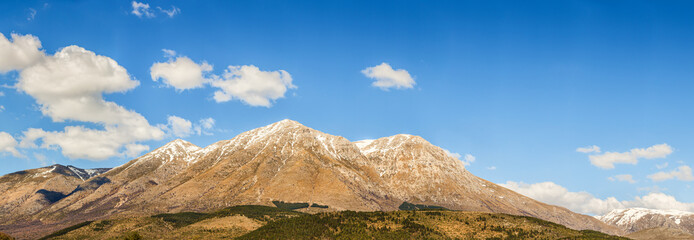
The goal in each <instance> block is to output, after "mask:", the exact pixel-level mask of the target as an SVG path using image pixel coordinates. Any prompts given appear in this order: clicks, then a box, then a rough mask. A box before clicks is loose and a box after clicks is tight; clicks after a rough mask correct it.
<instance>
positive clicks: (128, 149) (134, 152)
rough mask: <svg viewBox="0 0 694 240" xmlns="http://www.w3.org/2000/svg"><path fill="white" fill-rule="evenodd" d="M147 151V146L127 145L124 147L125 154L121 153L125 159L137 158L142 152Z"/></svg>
mask: <svg viewBox="0 0 694 240" xmlns="http://www.w3.org/2000/svg"><path fill="white" fill-rule="evenodd" d="M147 150H149V146H147V145H142V144H134V143H131V144H127V145H125V152H124V153H123V154H124V155H125V156H126V157H131V158H132V157H138V156H140V155H142V152H144V151H147Z"/></svg>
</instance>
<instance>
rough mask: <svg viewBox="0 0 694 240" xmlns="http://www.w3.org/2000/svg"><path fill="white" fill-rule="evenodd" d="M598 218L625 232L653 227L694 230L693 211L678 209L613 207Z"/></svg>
mask: <svg viewBox="0 0 694 240" xmlns="http://www.w3.org/2000/svg"><path fill="white" fill-rule="evenodd" d="M596 218H597V219H598V220H600V221H603V222H605V223H607V224H610V225H613V226H617V227H620V228H622V229H624V230H625V231H627V232H636V231H640V230H644V229H650V228H655V227H668V228H678V229H683V230H685V231H688V232H690V233H692V232H694V231H693V230H694V228H693V226H694V213H692V212H685V211H679V210H657V209H647V208H628V209H615V210H612V211H610V212H609V213H607V214H605V215H603V216H597V217H596Z"/></svg>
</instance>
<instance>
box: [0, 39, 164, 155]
mask: <svg viewBox="0 0 694 240" xmlns="http://www.w3.org/2000/svg"><path fill="white" fill-rule="evenodd" d="M13 39H14V43H13V44H10V45H8V44H0V53H3V54H2V55H1V56H2V57H0V69H7V70H16V71H19V77H18V79H17V83H16V84H15V85H14V87H15V88H16V89H17V90H18V91H20V92H24V93H26V94H28V95H29V96H31V97H33V98H34V99H35V100H36V103H37V104H38V106H39V108H40V110H41V113H42V114H43V115H45V116H48V117H50V118H51V119H52V120H53V121H54V122H65V121H76V122H87V123H93V124H96V125H99V126H101V127H102V129H92V128H87V127H85V126H66V127H65V128H64V129H63V131H44V130H43V129H36V128H35V129H28V130H27V131H25V136H24V137H23V138H22V141H21V142H20V144H19V146H20V147H42V148H55V147H59V148H60V149H61V151H62V153H63V155H65V156H67V157H69V158H82V159H89V160H103V159H107V158H110V157H114V156H123V155H126V153H125V152H126V151H128V149H126V145H128V144H132V143H134V142H139V141H147V140H157V139H161V138H163V137H164V135H165V134H164V132H163V131H162V130H161V129H159V128H158V127H155V126H151V125H150V124H149V122H148V121H147V119H145V117H143V116H142V115H140V114H139V113H137V112H134V111H131V110H128V109H126V108H124V107H122V106H120V105H118V104H116V103H114V102H109V101H106V100H104V99H103V96H102V95H104V94H110V93H121V92H126V91H129V90H131V89H133V88H135V87H137V86H138V85H139V82H138V81H136V80H134V79H131V78H130V75H129V74H128V72H127V71H126V70H125V68H123V67H122V66H120V65H118V63H117V62H116V61H115V60H113V59H111V58H109V57H106V56H100V55H96V54H95V53H94V52H91V51H88V50H86V49H84V48H81V47H78V46H68V47H64V48H62V49H60V50H58V52H56V53H55V54H54V55H46V54H44V52H43V51H42V50H40V49H39V48H40V47H41V43H40V41H39V40H38V38H35V37H33V36H30V35H26V36H13ZM17 39H23V40H21V41H20V42H25V43H28V44H24V45H26V46H29V47H17ZM20 45H21V44H20ZM32 48H33V49H32ZM17 49H19V50H17ZM8 52H10V54H6V53H8ZM37 53H38V57H36V56H34V55H36V54H37ZM13 56H33V57H26V58H25V59H34V58H38V59H34V60H27V61H24V63H22V64H17V63H15V62H13V61H11V60H10V61H6V59H4V58H5V57H13ZM39 140H40V141H41V143H40V144H38V145H37V144H36V141H39Z"/></svg>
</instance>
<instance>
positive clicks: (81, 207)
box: [0, 119, 621, 234]
mask: <svg viewBox="0 0 694 240" xmlns="http://www.w3.org/2000/svg"><path fill="white" fill-rule="evenodd" d="M273 201H282V202H303V203H309V204H317V205H322V206H328V209H326V210H325V211H341V210H356V211H392V210H397V207H398V206H399V205H400V204H401V203H402V202H404V201H407V202H411V203H415V204H425V205H435V206H443V207H446V208H449V209H453V210H466V211H482V212H499V213H507V214H515V215H525V216H532V217H538V218H540V219H545V220H548V221H552V222H556V223H559V224H562V225H566V226H568V227H570V228H574V229H579V230H581V229H591V230H597V231H603V232H607V233H611V234H619V233H621V232H620V231H619V230H618V229H617V228H614V227H611V226H608V225H606V224H604V223H602V222H601V221H599V220H597V219H595V218H593V217H589V216H586V215H582V214H577V213H573V212H571V211H569V210H568V209H565V208H562V207H557V206H552V205H547V204H544V203H540V202H538V201H535V200H533V199H530V198H528V197H525V196H523V195H520V194H518V193H515V192H513V191H511V190H508V189H505V188H503V187H501V186H498V185H496V184H494V183H491V182H489V181H486V180H484V179H481V178H478V177H476V176H474V175H472V174H471V173H469V172H468V171H467V170H466V169H465V167H464V166H463V164H462V162H461V161H460V160H458V159H456V158H453V157H451V156H449V155H448V154H447V153H446V152H445V151H444V150H443V149H441V148H439V147H437V146H435V145H433V144H431V143H429V142H428V141H426V140H425V139H423V138H421V137H418V136H412V135H407V134H398V135H394V136H391V137H384V138H379V139H375V140H369V141H357V142H351V141H349V140H347V139H346V138H344V137H340V136H334V135H330V134H327V133H323V132H320V131H317V130H314V129H311V128H309V127H306V126H304V125H302V124H300V123H298V122H296V121H292V120H288V119H285V120H282V121H279V122H276V123H273V124H270V125H267V126H264V127H260V128H256V129H253V130H249V131H246V132H243V133H241V134H239V135H237V136H236V137H234V138H232V139H229V140H222V141H218V142H216V143H213V144H211V145H208V146H206V147H204V148H200V147H197V146H195V145H194V144H191V143H189V142H186V141H184V140H180V139H177V140H174V141H171V142H170V143H167V144H165V145H164V146H162V147H160V148H157V149H155V150H153V151H151V152H149V153H147V154H145V155H143V156H141V157H138V158H136V159H133V160H132V161H129V162H128V163H125V164H123V165H121V166H118V167H116V168H113V169H111V170H109V171H107V172H105V173H103V174H101V175H99V176H97V177H94V178H90V179H88V180H87V181H84V182H82V183H80V184H79V186H78V187H77V188H75V191H73V192H72V193H71V194H70V195H69V196H66V197H64V198H62V199H60V200H59V201H56V202H55V203H52V204H49V205H47V206H45V207H43V208H41V209H39V211H37V212H36V215H35V217H33V218H32V219H33V220H35V221H40V224H52V223H55V224H60V223H62V222H66V223H67V222H76V221H85V220H88V219H92V220H93V219H101V218H105V217H109V216H138V215H143V214H156V213H168V212H180V211H206V210H214V209H221V208H224V207H229V206H234V205H250V204H256V205H266V206H272V204H273ZM66 216H68V217H66ZM7 228H11V226H7V225H6V226H0V230H6V229H7ZM12 231H14V232H22V229H10V230H7V232H10V233H13V232H12Z"/></svg>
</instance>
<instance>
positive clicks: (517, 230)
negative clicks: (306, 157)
mask: <svg viewBox="0 0 694 240" xmlns="http://www.w3.org/2000/svg"><path fill="white" fill-rule="evenodd" d="M238 239H627V238H621V237H615V236H610V235H607V234H603V233H599V232H595V231H576V230H572V229H568V228H566V227H564V226H562V225H559V224H555V223H551V222H547V221H543V220H540V219H536V218H530V217H519V216H512V215H506V214H492V213H477V212H455V211H441V210H426V211H398V212H353V211H344V212H333V213H319V214H314V215H303V216H300V217H295V218H288V219H283V220H280V221H275V222H270V223H268V224H267V225H265V226H262V227H260V228H258V229H257V230H255V231H252V232H250V233H248V234H246V235H243V236H241V237H239V238H238Z"/></svg>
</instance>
